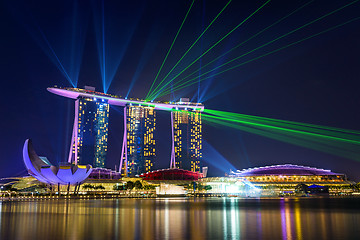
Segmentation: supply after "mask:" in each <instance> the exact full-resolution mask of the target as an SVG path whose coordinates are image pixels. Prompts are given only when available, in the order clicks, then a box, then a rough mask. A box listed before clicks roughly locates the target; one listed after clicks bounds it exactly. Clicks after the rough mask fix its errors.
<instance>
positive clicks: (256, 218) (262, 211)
mask: <svg viewBox="0 0 360 240" xmlns="http://www.w3.org/2000/svg"><path fill="white" fill-rule="evenodd" d="M359 204H360V199H356V198H353V199H351V198H350V199H328V198H319V199H307V198H301V199H300V198H299V199H281V198H279V199H239V198H216V199H215V198H212V199H211V198H209V199H201V198H196V199H111V200H110V199H109V200H65V199H64V200H42V201H40V200H38V201H20V202H1V201H0V213H1V214H0V239H40V240H42V239H51V240H55V239H79V238H81V239H105V238H107V239H146V240H152V239H196V240H198V239H199V240H201V239H300V240H301V239H349V238H352V239H358V238H359V237H360V234H359V230H358V229H359V228H358V223H359V222H360V209H359V208H358V206H359Z"/></svg>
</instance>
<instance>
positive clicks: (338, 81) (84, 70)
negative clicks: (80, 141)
mask: <svg viewBox="0 0 360 240" xmlns="http://www.w3.org/2000/svg"><path fill="white" fill-rule="evenodd" d="M351 2H352V1H346V2H344V3H338V2H337V1H330V2H329V1H326V2H325V1H319V2H311V3H309V4H313V5H312V6H313V7H311V6H310V5H309V6H307V7H304V8H303V9H302V10H301V11H303V12H299V14H298V15H296V17H294V18H289V19H288V21H286V22H284V23H282V25H279V26H278V27H277V28H275V29H274V30H272V31H269V32H267V33H266V34H264V36H262V37H263V38H259V39H256V40H254V41H252V42H249V45H246V46H244V49H243V50H244V51H245V52H247V51H249V50H252V49H254V48H256V47H257V46H258V45H260V44H262V43H263V42H267V41H270V40H272V39H274V38H275V37H277V36H278V35H282V34H283V33H286V32H288V31H291V29H294V28H296V27H299V26H301V25H302V24H306V23H307V22H309V21H311V20H312V19H316V18H318V17H321V16H323V15H324V14H327V13H328V12H331V11H333V10H335V9H338V8H339V7H341V6H342V5H346V4H348V3H351ZM263 3H264V1H255V2H250V1H249V2H243V3H235V2H231V3H230V5H229V6H231V8H228V9H226V11H224V16H221V17H223V18H219V21H220V22H219V24H218V25H216V24H214V26H212V28H210V29H209V34H210V35H209V36H207V37H206V38H204V39H203V40H201V41H199V46H198V45H196V47H195V48H194V49H193V50H192V51H191V52H189V55H191V56H190V57H192V59H195V58H196V57H197V56H199V55H201V53H202V52H204V51H205V50H206V49H208V47H209V46H211V44H213V43H214V42H216V40H217V39H219V38H220V37H221V36H223V35H224V34H226V33H227V32H228V31H229V30H231V29H232V28H233V27H234V26H236V24H238V23H239V22H241V20H243V19H244V18H245V17H246V16H248V15H249V14H250V13H251V12H252V11H254V10H255V9H256V8H258V7H259V6H260V5H261V4H263ZM306 3H307V1H298V2H294V3H285V2H281V1H280V2H276V3H272V2H270V3H269V4H268V5H267V6H266V7H264V8H263V9H262V10H261V12H259V13H258V14H257V15H254V16H253V18H252V19H251V21H248V22H247V23H246V24H244V26H243V27H244V28H243V29H239V31H236V32H234V35H231V36H230V38H229V39H228V41H226V42H224V45H222V46H220V48H219V49H214V51H213V52H212V53H211V54H210V55H209V56H208V58H206V57H204V58H202V63H197V64H199V65H201V64H203V65H205V64H206V63H208V62H209V59H210V60H211V59H215V58H216V57H218V56H220V55H221V54H222V53H224V52H226V51H227V50H228V49H231V48H232V47H233V46H236V45H237V44H238V43H240V42H242V41H244V40H246V39H247V38H248V37H249V36H252V35H253V34H255V33H256V32H258V31H259V30H261V29H264V28H265V27H266V26H268V25H269V23H270V22H275V21H276V20H278V19H280V18H281V17H282V16H285V15H286V14H288V13H290V12H292V11H293V10H294V9H297V8H299V7H300V6H302V5H304V4H306ZM325 3H326V4H325ZM225 4H226V3H225V2H224V3H222V4H220V3H212V2H209V1H202V2H197V1H195V3H194V6H193V8H194V9H192V10H191V12H190V14H189V18H190V20H189V21H191V22H193V23H194V24H189V22H185V24H184V27H183V31H182V32H180V34H179V39H178V41H177V42H175V44H174V47H173V50H172V53H174V54H173V55H171V54H170V55H169V59H168V63H169V64H168V65H164V67H163V71H164V73H161V74H160V76H162V77H164V76H165V74H166V73H167V72H169V71H170V70H171V67H172V66H173V65H174V64H175V63H176V61H177V60H178V59H179V58H180V57H181V56H182V54H183V53H184V52H185V51H186V49H187V48H188V47H189V45H191V43H193V42H194V40H195V39H196V37H195V36H198V35H199V34H200V33H201V32H202V31H203V30H204V29H205V27H206V26H208V24H209V22H211V20H212V19H213V18H214V17H215V16H216V14H217V13H219V11H220V10H221V9H222V8H223V7H224V5H225ZM155 5H156V4H155ZM189 5H190V2H188V3H186V4H185V3H183V2H181V1H174V2H172V3H165V2H162V5H161V6H160V5H156V7H158V9H156V10H154V6H150V5H149V4H147V3H146V2H141V3H140V2H136V3H130V2H129V3H126V4H124V5H122V6H120V4H119V3H113V2H111V3H108V5H106V3H105V14H106V16H107V19H108V21H107V22H105V23H108V25H106V26H107V29H108V30H111V31H112V32H116V31H115V29H122V30H123V32H126V33H127V35H121V34H119V33H116V34H114V38H113V39H109V38H107V40H108V43H109V44H110V41H115V42H116V44H115V45H114V46H115V47H113V45H106V46H107V47H108V48H109V49H112V50H113V51H112V52H113V53H114V55H116V56H118V57H119V56H120V55H121V54H123V59H126V61H122V62H121V64H118V65H117V66H115V67H113V69H115V70H114V71H115V73H114V80H111V81H110V80H107V82H104V81H103V80H102V77H103V74H102V73H101V71H102V70H101V66H99V62H98V55H97V52H96V50H97V47H96V46H97V40H96V39H97V37H98V34H97V27H96V26H97V25H96V23H97V19H98V15H97V13H96V11H95V10H96V8H95V10H93V9H91V8H89V7H86V6H83V5H81V7H80V8H79V9H81V11H80V14H78V15H76V16H77V17H79V18H80V17H81V18H80V19H85V18H83V14H85V13H86V14H89V15H90V18H89V19H90V20H89V22H90V23H88V27H87V29H88V31H87V33H86V34H85V36H86V37H85V38H84V41H83V42H82V43H81V45H80V46H82V47H83V48H84V52H83V54H81V56H82V59H83V60H80V61H78V63H77V64H78V65H79V66H78V67H79V71H78V78H77V86H78V87H82V86H84V85H90V86H95V87H96V89H104V90H105V92H108V93H112V94H116V95H122V96H129V97H130V96H133V97H139V98H145V97H146V95H147V93H148V90H149V89H150V86H151V82H152V80H153V79H154V78H155V76H156V73H157V72H156V71H157V70H158V69H159V67H160V66H161V63H162V61H163V59H164V57H165V55H166V53H167V50H168V49H169V47H170V45H171V43H172V40H173V39H174V36H175V35H176V31H177V30H178V29H179V26H180V25H181V21H182V19H184V16H185V14H186V12H187V10H188V9H189ZM137 6H142V9H139V8H137ZM319 6H321V7H322V8H319ZM26 8H28V12H29V13H31V14H32V15H33V16H34V19H32V20H34V21H35V22H32V20H31V18H29V19H30V20H31V21H30V20H29V19H28V18H27V16H28V15H26V14H25V15H22V17H19V14H20V15H21V13H22V11H24V9H26ZM68 9H72V4H71V3H70V2H64V3H61V4H57V5H53V4H51V3H45V4H43V5H41V6H40V5H31V4H30V6H29V4H28V3H25V2H24V3H20V4H19V5H18V6H14V5H13V4H12V3H6V4H5V3H2V7H1V13H2V14H1V17H2V20H3V21H2V22H3V23H2V24H3V25H2V26H3V29H4V36H5V37H4V38H3V39H2V45H3V46H8V47H6V49H5V51H4V52H3V54H2V56H3V59H4V60H6V64H4V65H2V72H3V73H4V82H3V84H4V85H3V95H2V100H3V101H2V105H1V107H2V109H3V110H4V112H6V113H7V115H6V117H4V118H3V120H2V125H3V129H4V137H3V139H4V140H3V141H4V143H3V144H2V148H1V152H2V153H3V156H4V159H7V160H8V161H9V162H11V163H13V164H11V166H10V164H6V163H5V169H8V170H7V171H4V172H1V175H2V176H11V175H17V174H23V173H24V170H25V169H24V167H23V165H22V163H21V146H22V143H23V141H24V139H27V138H32V139H33V140H34V141H33V142H34V145H35V147H36V148H37V149H38V151H39V154H41V155H44V156H48V157H49V160H50V161H51V162H52V163H53V164H55V163H58V162H64V161H67V159H68V152H69V146H70V144H71V143H70V139H71V133H72V123H73V117H74V116H73V112H74V109H73V108H74V106H73V105H74V103H73V101H72V100H64V99H62V98H59V97H54V96H53V95H52V94H49V93H48V92H47V91H46V88H47V87H48V86H52V85H58V86H64V87H66V86H68V87H71V84H70V83H69V81H68V80H67V78H66V77H64V76H63V73H62V72H61V71H60V70H59V69H58V68H57V65H56V64H53V63H52V60H53V57H49V58H48V54H49V53H50V55H51V50H49V46H51V47H52V49H53V50H54V52H55V53H56V54H57V55H58V57H59V59H61V61H62V63H63V67H64V68H65V69H67V66H66V64H67V63H68V62H67V61H66V59H65V58H64V56H66V51H65V50H62V49H70V48H67V47H68V45H66V44H65V41H64V40H66V39H68V36H69V35H68V34H63V35H61V33H62V32H61V30H64V28H62V27H61V26H60V23H61V22H63V23H64V19H68V18H67V16H68V14H70V13H68V12H67V10H68ZM115 9H117V10H119V9H126V11H128V13H129V15H132V17H131V16H129V15H124V17H117V15H116V14H114V12H112V10H114V11H115ZM244 9H247V10H244ZM319 9H321V10H319ZM57 10H58V11H57ZM240 10H242V11H240ZM119 11H120V10H119ZM124 11H125V10H124ZM239 12H240V13H241V14H238V13H239ZM358 12H359V4H358V3H355V4H353V5H352V6H351V7H348V8H346V9H345V8H344V9H343V10H342V11H339V12H338V13H336V14H334V15H332V16H331V17H330V18H329V19H326V21H322V22H321V24H317V25H314V26H311V27H309V28H307V29H305V30H306V31H304V32H301V33H299V35H295V36H292V37H291V38H290V39H284V42H282V43H281V44H280V43H276V44H278V45H276V47H275V48H274V49H276V48H277V47H282V46H284V45H287V44H289V43H292V42H294V41H296V40H298V39H301V38H302V37H306V36H310V35H313V34H316V33H317V32H321V31H323V30H325V29H328V28H330V27H333V26H335V25H338V24H341V23H344V22H346V21H349V20H351V19H352V18H354V17H358V14H357V13H358ZM132 13H134V14H132ZM31 14H30V15H31ZM86 14H85V15H86ZM161 14H163V15H161ZM50 15H53V16H50ZM119 15H121V14H119ZM86 16H88V15H86ZM154 16H156V17H154ZM46 19H51V20H50V21H45V20H46ZM56 19H58V20H56ZM110 19H111V21H110ZM27 20H29V21H27ZM115 20H116V21H115ZM129 22H132V23H133V24H128V23H129ZM5 23H6V24H5ZM35 23H36V24H35ZM94 23H95V24H94ZM110 23H111V24H110ZM165 23H166V24H165ZM220 23H221V24H220ZM126 24H127V25H126ZM358 28H359V21H354V22H352V23H349V24H347V25H344V26H342V27H339V28H338V29H335V30H333V31H330V32H328V33H324V34H322V35H319V36H318V37H316V38H313V39H309V40H307V41H304V42H303V43H301V44H298V45H296V46H292V47H289V48H287V49H285V50H283V51H279V52H278V53H276V54H273V55H269V56H266V57H263V58H262V59H259V60H257V61H254V62H252V63H250V64H248V65H246V66H245V65H244V67H241V68H238V69H234V70H233V71H228V72H226V73H224V74H222V75H219V76H214V77H213V78H211V79H209V81H201V82H200V81H199V82H198V83H197V84H194V85H192V86H191V87H189V88H188V89H184V90H181V91H175V92H173V93H170V94H169V95H166V96H162V99H164V100H170V101H177V100H178V99H179V98H180V97H190V99H191V101H193V99H194V100H195V102H196V101H198V100H199V102H202V103H204V104H205V105H206V106H208V108H209V109H217V110H223V111H229V112H234V113H245V114H250V115H255V116H263V117H271V118H276V119H283V120H292V121H297V122H304V123H312V124H319V125H323V126H332V127H338V128H345V129H352V130H360V128H359V121H360V113H359V112H358V111H357V108H358V104H359V102H360V100H359V95H358V93H357V89H358V88H359V82H358V79H359V71H358V69H357V65H358V60H357V56H358V55H359V53H360V49H359V45H358V44H357V43H358V42H359V40H360V34H359V33H358V31H355V29H358ZM38 29H41V32H42V33H43V35H44V36H45V37H46V39H47V40H48V43H49V45H46V43H45V44H44V43H43V44H40V45H38V44H39V39H40V40H41V39H43V38H42V36H41V34H39V32H38V31H37V30H38ZM65 29H66V27H65ZM81 29H82V28H81ZM35 30H36V31H35ZM210 30H213V32H210ZM64 31H66V30H64ZM278 33H279V34H278ZM131 34H133V35H131ZM106 36H107V37H108V35H106ZM126 36H129V39H128V38H126ZM130 36H132V37H130ZM55 40H56V41H55ZM79 40H81V39H79ZM262 40H263V41H262ZM42 41H43V40H42ZM40 42H41V41H40ZM119 46H124V48H123V49H119ZM116 47H117V48H116ZM44 48H45V50H44ZM148 49H151V50H152V51H150V50H148ZM143 50H144V51H143ZM271 50H273V49H271V48H269V49H267V50H265V49H263V50H261V51H263V52H261V53H260V54H266V53H267V52H268V51H271ZM114 55H110V57H109V58H108V60H109V62H113V63H114V64H115V65H116V62H117V60H118V59H111V58H113V56H114ZM239 55H241V53H240V52H239V53H234V57H236V56H239ZM69 56H70V55H69ZM72 56H74V55H72ZM76 56H78V55H76ZM254 57H256V56H254ZM75 59H76V58H74V59H73V60H75ZM149 59H151V60H149ZM192 59H188V60H186V59H185V62H186V64H190V63H191V61H192ZM223 61H225V62H226V61H227V60H225V59H220V60H219V62H217V66H219V65H221V64H222V62H223ZM181 64H183V66H181ZM181 64H180V66H181V67H182V68H185V67H186V65H185V63H181ZM199 65H198V66H199ZM80 66H81V67H80ZM76 67H77V66H75V65H74V68H76ZM110 68H111V66H107V68H106V69H107V70H108V71H110V70H111V69H110ZM19 69H20V70H19ZM178 72H179V71H178ZM178 72H176V73H173V77H174V76H175V74H177V73H178ZM109 74H110V73H109V72H107V76H108V75H109ZM162 74H163V75H162ZM170 75H171V74H170ZM69 77H70V76H69ZM162 77H161V78H160V79H162ZM70 78H71V79H73V77H70ZM5 79H6V80H5ZM154 88H155V87H154ZM158 89H159V88H158ZM158 89H157V90H158ZM15 94H16V96H17V97H16V99H14V98H13V96H14V95H15ZM110 108H111V107H110ZM116 110H118V111H116ZM116 110H114V111H112V110H110V111H112V112H113V113H114V114H110V116H109V122H118V124H113V125H114V127H112V128H111V129H109V136H108V138H109V146H108V153H107V154H108V155H109V157H110V159H112V160H111V161H110V162H109V163H108V164H109V165H108V167H113V166H114V165H116V164H118V162H119V157H116V156H120V155H121V153H120V151H121V147H119V149H117V148H115V147H112V146H121V141H122V140H121V139H122V134H121V133H122V128H123V122H122V119H123V113H122V111H121V109H120V110H119V109H116ZM156 120H157V123H156V124H157V126H159V128H163V129H170V118H169V116H167V115H165V114H164V113H159V114H157V116H156ZM159 131H160V129H159ZM158 138H159V139H155V142H156V144H157V145H159V149H160V150H159V156H158V157H159V162H158V164H159V168H162V167H168V164H169V159H170V155H171V152H170V149H171V141H170V140H171V134H170V132H168V133H167V134H162V135H159V137H158ZM203 142H204V153H203V159H204V162H205V164H206V165H208V166H209V172H210V173H212V175H219V174H220V173H223V172H225V168H226V170H227V171H228V170H229V169H228V168H229V167H234V169H242V168H248V167H255V166H265V165H270V164H281V163H294V164H300V165H309V166H314V167H324V168H328V169H332V170H334V171H336V172H345V173H348V175H349V177H350V178H352V179H354V180H356V179H358V176H357V171H358V169H360V163H359V162H358V161H354V160H349V159H347V158H345V157H339V156H334V155H331V154H327V153H322V152H319V151H316V150H311V149H307V148H304V147H298V146H293V145H291V144H287V143H281V142H278V141H275V140H271V139H267V138H264V137H261V136H257V135H251V134H248V133H244V132H241V131H234V130H233V129H231V128H226V127H221V128H220V127H217V126H213V125H206V126H205V127H204V129H203ZM166 149H168V150H166ZM157 154H158V153H157ZM215 160H217V161H219V162H221V163H223V164H221V165H222V168H223V169H221V167H219V168H218V169H216V166H214V165H211V163H212V162H214V161H215ZM3 161H4V162H5V160H3Z"/></svg>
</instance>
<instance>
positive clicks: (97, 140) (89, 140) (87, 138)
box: [69, 97, 109, 167]
mask: <svg viewBox="0 0 360 240" xmlns="http://www.w3.org/2000/svg"><path fill="white" fill-rule="evenodd" d="M108 125H109V104H108V103H106V102H105V101H104V100H97V99H96V98H86V97H80V98H78V99H77V100H76V101H75V121H74V128H73V134H72V144H71V150H70V154H69V162H71V163H75V164H91V165H92V166H94V167H105V164H106V153H107V140H108Z"/></svg>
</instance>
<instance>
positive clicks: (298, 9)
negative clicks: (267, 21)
mask: <svg viewBox="0 0 360 240" xmlns="http://www.w3.org/2000/svg"><path fill="white" fill-rule="evenodd" d="M312 2H314V0H311V1H310V2H307V3H305V4H304V5H302V6H301V7H299V8H297V9H295V10H294V11H293V12H291V13H289V14H287V15H286V16H284V17H282V18H281V19H279V20H277V21H276V22H274V23H273V24H271V25H269V26H268V27H266V28H264V29H263V30H261V31H259V32H258V33H256V34H254V35H253V36H251V37H250V38H248V39H246V40H245V41H243V42H241V43H240V44H238V45H236V46H235V47H233V48H231V49H230V50H229V51H227V52H225V53H224V54H221V55H220V56H219V57H217V58H215V59H213V60H212V61H210V62H209V63H207V64H206V65H204V66H202V67H201V68H199V69H198V70H195V71H194V72H192V73H190V74H189V75H187V76H186V77H184V78H183V79H181V80H179V81H178V82H181V81H183V80H185V79H187V78H188V77H190V76H192V75H194V74H196V73H198V72H199V71H201V70H202V69H204V68H206V67H207V66H209V65H210V64H211V63H213V62H215V61H217V60H218V59H220V58H222V57H224V56H225V55H227V54H229V53H231V52H232V51H234V50H235V49H237V48H239V47H241V46H242V45H244V44H245V43H247V42H249V41H250V40H251V39H253V38H255V37H257V36H259V35H260V34H262V33H263V32H265V31H266V30H268V29H270V28H272V27H273V26H275V25H277V24H278V23H280V22H282V21H283V20H285V19H287V18H288V17H290V16H291V15H293V14H295V13H297V12H298V11H300V10H301V9H303V8H304V7H306V6H307V5H309V4H310V3H312ZM189 67H190V66H189ZM189 67H187V68H185V69H183V70H182V71H181V72H180V73H179V74H178V75H176V76H175V77H173V78H172V79H171V80H169V81H173V80H174V79H176V78H177V77H178V76H179V75H180V74H182V73H183V72H184V71H186V70H187V69H188V68H189Z"/></svg>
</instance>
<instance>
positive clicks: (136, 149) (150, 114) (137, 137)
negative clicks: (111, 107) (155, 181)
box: [122, 104, 156, 176]
mask: <svg viewBox="0 0 360 240" xmlns="http://www.w3.org/2000/svg"><path fill="white" fill-rule="evenodd" d="M125 111H126V115H125V118H126V123H125V126H126V131H125V135H124V136H126V143H124V144H126V146H123V154H126V156H123V157H124V158H126V159H127V166H126V164H124V165H122V166H123V172H124V175H125V176H135V175H140V174H142V173H146V172H150V171H151V170H153V167H154V162H155V156H156V152H155V138H154V132H155V125H156V112H155V109H154V108H153V107H144V106H134V105H130V104H129V105H127V106H126V107H125ZM124 149H126V150H124Z"/></svg>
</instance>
